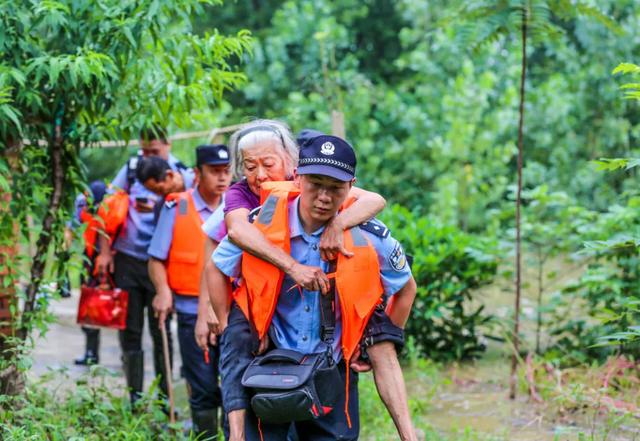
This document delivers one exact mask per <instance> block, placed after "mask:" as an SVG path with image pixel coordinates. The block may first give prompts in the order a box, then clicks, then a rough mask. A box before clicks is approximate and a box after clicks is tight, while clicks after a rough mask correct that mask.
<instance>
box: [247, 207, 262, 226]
mask: <svg viewBox="0 0 640 441" xmlns="http://www.w3.org/2000/svg"><path fill="white" fill-rule="evenodd" d="M261 208H262V205H261V206H259V207H256V208H254V209H253V210H251V211H250V212H249V222H251V223H253V221H255V220H256V218H257V217H258V215H259V214H260V209H261Z"/></svg>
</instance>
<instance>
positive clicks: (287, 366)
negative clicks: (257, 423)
mask: <svg viewBox="0 0 640 441" xmlns="http://www.w3.org/2000/svg"><path fill="white" fill-rule="evenodd" d="M319 295H320V297H321V301H320V303H321V317H320V319H321V320H320V324H321V329H320V336H321V339H322V341H323V342H324V343H325V345H326V346H327V350H326V351H325V352H318V353H314V354H301V353H300V352H297V351H293V350H289V349H273V350H271V351H269V352H267V353H266V354H265V355H262V356H258V357H256V358H255V359H254V360H253V361H252V362H251V364H249V366H248V367H247V369H246V370H245V372H244V375H243V376H242V385H243V386H245V387H249V388H251V389H253V390H254V392H255V395H254V396H253V397H252V398H251V408H252V409H253V411H254V413H255V414H256V416H257V417H258V418H260V419H261V420H263V421H265V422H268V423H286V422H291V421H305V420H310V419H314V418H319V417H322V416H324V415H326V414H328V413H329V412H331V410H332V409H333V408H334V406H335V404H336V403H337V401H338V399H339V397H340V393H341V392H342V391H343V389H344V386H343V383H342V379H341V377H340V372H339V370H338V366H337V364H336V363H335V361H334V360H333V349H332V345H333V334H334V331H335V322H336V316H335V309H334V299H336V298H335V281H334V279H331V289H330V291H329V292H328V293H327V294H326V295H322V294H319Z"/></svg>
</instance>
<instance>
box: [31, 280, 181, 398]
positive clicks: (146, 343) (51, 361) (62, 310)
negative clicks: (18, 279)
mask: <svg viewBox="0 0 640 441" xmlns="http://www.w3.org/2000/svg"><path fill="white" fill-rule="evenodd" d="M77 305H78V292H77V290H73V293H72V296H71V297H69V298H64V299H60V300H56V301H54V302H53V304H52V305H51V310H52V313H53V314H54V315H55V317H56V319H57V323H55V324H53V325H51V326H50V328H49V330H48V331H47V333H46V334H45V335H44V336H39V337H38V338H37V340H36V346H35V351H34V354H33V359H34V363H33V367H32V369H31V372H30V373H31V374H32V375H34V376H41V375H43V374H45V373H47V372H50V371H52V370H63V371H64V372H65V373H66V374H67V375H68V376H69V380H70V382H72V380H75V379H78V378H80V377H82V376H83V375H85V374H86V373H87V372H88V369H89V368H87V367H85V366H76V365H75V364H74V360H75V359H76V358H78V357H80V356H82V355H83V354H84V350H85V337H84V333H83V332H82V330H81V329H80V326H78V325H77V324H76V313H77ZM175 327H176V324H175V320H174V321H173V323H172V328H173V330H172V339H173V347H174V349H177V348H178V346H177V339H176V337H175V336H176V329H175ZM151 348H152V344H151V338H150V336H149V330H148V328H147V327H145V332H144V337H143V350H144V357H145V363H144V367H145V387H147V388H148V387H149V384H150V383H151V381H152V380H153V379H154V377H155V372H154V368H153V359H152V352H151ZM99 356H100V366H102V367H104V368H106V369H109V370H112V371H113V372H115V373H117V375H114V376H113V378H112V379H111V380H109V381H112V382H113V385H114V387H117V388H122V390H123V391H124V386H125V381H124V377H123V374H122V369H121V366H122V363H121V361H120V346H119V343H118V331H117V330H114V329H105V328H102V329H101V330H100V351H99ZM180 365H181V359H180V352H179V351H177V350H176V351H175V353H174V369H173V371H174V373H173V378H174V381H176V382H178V383H179V382H180V381H181V380H180V378H179V376H178V372H179V367H180Z"/></svg>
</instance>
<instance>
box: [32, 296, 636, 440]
mask: <svg viewBox="0 0 640 441" xmlns="http://www.w3.org/2000/svg"><path fill="white" fill-rule="evenodd" d="M76 305H77V293H74V295H73V296H72V297H71V298H68V299H61V300H58V301H55V302H54V303H53V305H52V310H53V312H54V314H55V315H56V317H57V323H55V324H53V325H52V326H51V328H50V330H49V331H48V332H47V334H46V335H44V336H40V337H38V339H37V341H36V348H35V351H34V356H33V359H34V364H33V367H32V370H31V376H32V378H34V379H35V378H38V377H42V376H43V375H44V376H46V377H48V376H53V377H54V378H55V380H54V381H52V382H51V384H56V387H60V386H62V387H63V388H65V389H67V388H68V389H69V390H72V388H73V387H74V384H75V382H76V380H78V379H80V378H82V377H83V376H86V374H87V372H88V368H86V367H82V366H75V365H74V363H73V360H74V359H75V358H76V357H78V356H80V355H81V354H82V353H83V351H84V335H83V333H82V331H81V330H80V328H79V327H78V326H77V325H76V324H75V314H76ZM174 326H175V325H174ZM174 331H175V330H174ZM173 338H174V348H177V346H175V345H176V344H177V341H175V340H176V338H175V332H174V333H173ZM144 349H145V383H146V385H147V387H148V385H149V383H150V382H151V380H152V378H153V363H152V360H151V341H150V339H149V336H148V333H147V332H146V330H145V338H144ZM174 357H175V358H174V369H173V377H174V380H175V389H176V394H177V397H178V408H179V409H180V408H181V409H182V415H188V409H187V401H186V392H185V385H184V381H183V380H182V379H180V378H179V370H180V365H181V360H180V355H179V351H176V353H175V355H174ZM100 365H101V366H102V367H103V368H106V369H107V370H109V371H112V372H113V373H114V374H113V375H111V376H109V378H108V380H107V381H109V382H110V383H112V384H113V387H114V388H116V389H121V390H122V391H123V393H124V378H123V376H122V372H121V368H120V348H119V346H118V337H117V332H116V331H114V330H103V331H102V332H101V347H100ZM55 371H62V372H63V375H62V376H60V375H51V372H55ZM405 373H406V379H407V389H408V391H409V396H410V399H411V407H412V413H413V415H414V421H415V423H416V426H417V427H418V428H419V431H420V433H421V438H422V439H427V440H431V439H432V437H430V435H429V434H430V433H434V432H436V433H439V434H442V436H443V438H442V439H443V440H445V439H446V440H447V441H450V440H451V441H453V440H456V441H457V440H464V441H476V440H477V441H481V440H486V441H503V440H504V441H574V440H575V441H582V440H593V441H596V440H602V441H605V440H606V441H630V440H635V439H638V440H640V423H638V424H637V425H634V424H629V423H626V422H625V423H620V424H617V425H615V426H611V422H610V420H611V416H610V415H608V414H607V413H605V412H594V411H593V410H590V409H585V410H584V411H581V412H574V413H569V414H564V415H558V414H554V413H553V412H550V409H551V408H552V407H553V406H551V405H550V404H551V403H542V404H539V403H534V402H532V401H531V400H530V399H529V397H528V396H527V395H526V394H522V393H521V394H520V396H519V398H518V399H517V400H515V401H511V400H509V399H508V388H507V376H508V362H507V360H506V358H504V356H502V355H495V354H493V355H491V354H490V355H488V357H487V358H486V359H484V360H481V361H479V362H477V363H475V364H464V365H450V366H446V367H442V366H437V365H434V364H432V363H429V362H426V361H424V360H420V361H419V362H417V363H414V365H413V366H412V367H409V368H407V369H406V370H405ZM61 378H62V379H61ZM360 390H361V393H360V395H361V406H360V408H361V420H362V422H363V429H362V439H367V440H369V439H371V440H386V439H394V438H393V437H391V435H389V434H390V433H393V427H392V423H391V421H390V419H389V417H388V416H387V415H386V413H385V411H384V408H383V407H382V406H381V404H380V403H378V402H376V403H374V404H373V405H371V404H370V403H367V400H369V401H376V400H377V395H376V393H375V386H374V385H373V380H372V378H371V376H370V375H366V376H361V382H360ZM370 413H376V415H373V416H372V415H370ZM636 422H637V421H636ZM367 423H369V425H371V426H375V429H373V428H371V427H364V426H365V425H366V424H367ZM381 426H384V427H381ZM609 426H611V427H609ZM385 427H386V429H385ZM425 428H426V429H425ZM607 430H609V433H605V432H607Z"/></svg>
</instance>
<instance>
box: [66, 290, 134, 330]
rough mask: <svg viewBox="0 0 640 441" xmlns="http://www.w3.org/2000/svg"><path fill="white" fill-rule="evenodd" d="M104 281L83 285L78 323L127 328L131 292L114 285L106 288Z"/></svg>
mask: <svg viewBox="0 0 640 441" xmlns="http://www.w3.org/2000/svg"><path fill="white" fill-rule="evenodd" d="M105 281H106V280H105V279H103V283H101V284H99V285H97V286H94V285H82V287H81V288H80V302H79V303H78V320H77V322H78V324H80V325H89V326H103V327H105V328H115V329H125V328H126V327H127V306H128V304H129V293H128V292H127V291H124V290H122V289H120V288H116V287H114V286H113V281H111V280H110V282H111V283H110V287H109V288H107V289H105V288H104V285H105V283H104V282H105Z"/></svg>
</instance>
